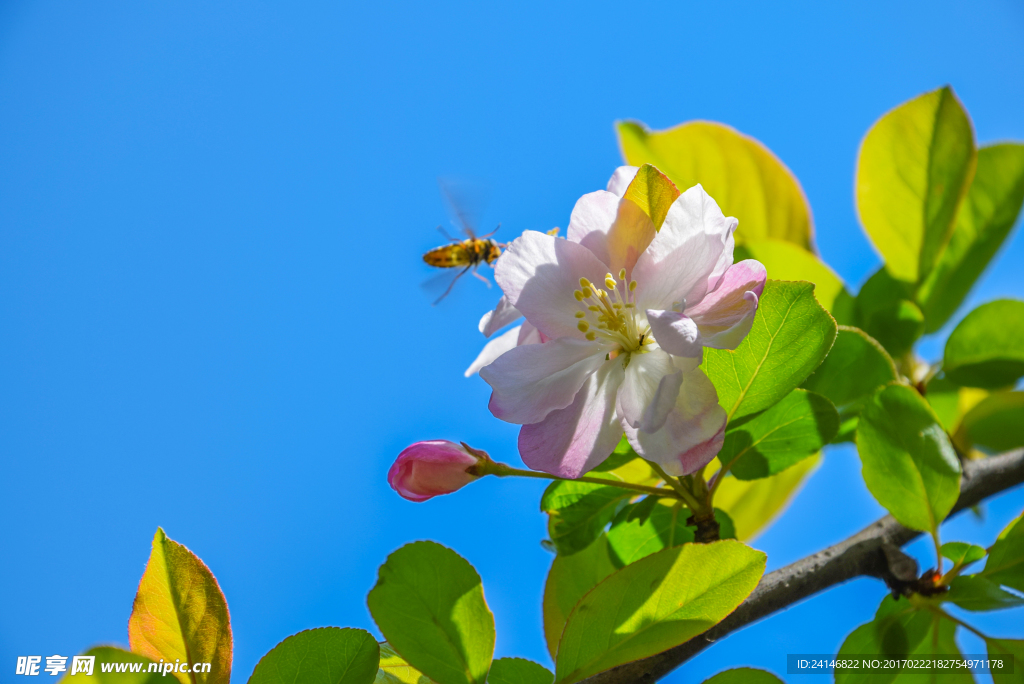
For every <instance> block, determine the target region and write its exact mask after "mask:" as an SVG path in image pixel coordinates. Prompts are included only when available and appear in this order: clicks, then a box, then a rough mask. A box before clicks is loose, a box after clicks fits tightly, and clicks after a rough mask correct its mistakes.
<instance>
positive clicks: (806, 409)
mask: <svg viewBox="0 0 1024 684" xmlns="http://www.w3.org/2000/svg"><path fill="white" fill-rule="evenodd" d="M838 430H839V414H838V413H837V412H836V408H835V406H833V405H832V402H830V401H829V400H828V399H826V398H825V397H823V396H821V395H820V394H815V393H814V392H808V391H807V390H802V389H795V390H793V391H792V392H790V393H789V394H788V395H787V396H786V397H785V398H784V399H783V400H782V401H780V402H779V403H777V404H775V406H772V407H771V408H770V409H768V410H767V411H765V412H763V413H760V414H758V415H756V416H754V417H753V418H752V419H751V420H748V421H746V422H744V423H742V424H741V425H739V426H738V427H730V429H729V431H728V432H726V434H725V443H724V444H723V446H722V451H721V452H720V453H719V455H718V458H719V459H720V460H721V461H722V462H723V463H725V464H726V465H727V466H728V467H729V469H730V471H731V472H732V474H733V475H735V476H736V477H738V478H739V479H741V480H756V479H759V478H762V477H768V476H770V475H775V474H777V473H780V472H782V471H783V470H785V469H786V468H789V467H790V466H793V465H795V464H797V463H799V462H800V461H802V460H804V459H805V458H808V457H810V456H813V455H814V454H816V453H818V451H820V450H821V448H822V447H823V446H825V445H826V444H828V443H829V442H830V441H832V438H833V437H835V436H836V432H837V431H838Z"/></svg>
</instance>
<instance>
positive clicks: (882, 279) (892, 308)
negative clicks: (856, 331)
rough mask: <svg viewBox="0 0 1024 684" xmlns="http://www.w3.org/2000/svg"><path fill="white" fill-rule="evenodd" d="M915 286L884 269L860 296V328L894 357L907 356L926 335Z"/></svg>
mask: <svg viewBox="0 0 1024 684" xmlns="http://www.w3.org/2000/svg"><path fill="white" fill-rule="evenodd" d="M913 290H914V287H913V284H912V283H908V282H905V281H902V280H897V279H896V278H894V277H892V275H890V274H889V272H888V271H887V270H886V269H885V267H884V266H883V267H882V268H880V269H878V270H877V271H875V272H874V274H872V276H871V277H870V278H868V280H867V282H865V283H864V286H863V287H862V288H861V289H860V292H858V293H857V299H856V301H855V303H854V318H855V319H856V321H857V326H858V327H860V328H862V329H863V330H864V331H865V332H866V333H867V334H868V335H870V336H871V337H873V338H875V339H876V340H878V342H879V343H880V344H881V345H882V346H883V347H885V349H886V351H888V352H889V353H890V354H891V355H892V356H896V357H899V356H903V355H904V354H906V353H907V352H908V351H910V350H911V349H912V348H913V346H914V343H915V342H917V340H918V338H920V337H921V335H922V334H924V314H923V313H921V309H919V308H918V307H917V304H915V303H914V302H913V301H912V299H913Z"/></svg>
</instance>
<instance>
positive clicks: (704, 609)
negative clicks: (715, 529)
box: [555, 541, 766, 684]
mask: <svg viewBox="0 0 1024 684" xmlns="http://www.w3.org/2000/svg"><path fill="white" fill-rule="evenodd" d="M765 559H766V556H765V554H764V553H762V552H760V551H755V550H754V549H751V548H749V547H747V546H744V545H743V544H741V543H740V542H736V541H718V542H713V543H711V544H686V545H685V546H676V547H673V548H669V549H665V550H663V551H659V552H658V553H655V554H653V555H651V556H647V557H646V558H641V559H640V560H638V561H637V562H635V563H633V564H631V565H627V566H626V567H624V568H622V569H621V570H618V571H617V572H615V573H613V574H612V575H610V576H609V577H608V578H606V579H605V580H604V581H602V582H601V583H600V584H598V585H597V586H596V587H594V589H593V590H591V591H590V592H589V593H588V594H587V595H586V596H584V597H583V598H582V599H581V600H580V602H579V603H578V604H577V605H576V607H575V608H574V609H573V611H572V613H571V614H570V615H569V619H568V621H567V622H566V625H565V630H564V631H563V633H562V639H561V641H560V642H559V645H558V657H557V658H556V662H555V679H556V681H558V682H559V683H560V684H570V683H571V682H578V681H580V680H582V679H585V678H586V677H589V676H591V675H594V674H597V673H598V672H602V671H604V670H607V669H608V668H611V667H614V666H616V665H620V664H622V663H627V662H630V661H633V660H637V659H639V658H645V657H647V656H650V655H654V654H655V653H660V652H662V651H664V650H666V649H668V648H671V647H672V646H676V645H678V644H681V643H683V642H684V641H686V640H688V639H691V638H693V637H695V636H697V635H698V634H701V633H703V632H705V631H707V630H708V629H710V628H711V627H712V626H714V625H715V624H717V623H718V622H720V621H721V620H722V619H723V618H725V617H726V616H727V615H728V614H729V613H731V612H732V611H733V610H735V609H736V607H737V606H738V605H739V604H740V603H741V602H742V601H743V599H745V598H746V597H747V596H749V595H750V592H752V591H753V590H754V587H755V586H757V582H758V580H760V579H761V575H763V574H764V566H765Z"/></svg>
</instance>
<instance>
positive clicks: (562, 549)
mask: <svg viewBox="0 0 1024 684" xmlns="http://www.w3.org/2000/svg"><path fill="white" fill-rule="evenodd" d="M633 495H634V494H633V492H630V491H629V490H626V489H620V488H618V487H613V486H611V485H607V486H606V485H599V484H591V483H587V482H577V481H575V480H559V481H556V482H552V483H551V484H550V485H549V486H548V488H547V489H545V490H544V495H543V496H542V497H541V500H540V509H541V511H543V512H545V513H547V514H548V516H549V518H548V534H549V535H550V536H551V541H552V542H554V544H555V548H557V549H558V553H559V554H573V553H577V552H579V551H582V550H583V549H585V548H587V547H588V546H590V545H591V544H593V543H594V540H595V539H597V538H598V537H599V536H600V535H601V532H603V531H604V528H605V526H606V525H608V523H610V522H611V521H612V518H614V517H615V514H616V512H618V510H619V506H621V505H623V504H624V503H625V502H626V501H627V500H628V499H629V498H630V497H632V496H633Z"/></svg>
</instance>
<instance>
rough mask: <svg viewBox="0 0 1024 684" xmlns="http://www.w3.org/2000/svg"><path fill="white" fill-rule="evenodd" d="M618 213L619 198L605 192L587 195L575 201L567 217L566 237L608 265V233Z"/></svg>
mask: <svg viewBox="0 0 1024 684" xmlns="http://www.w3.org/2000/svg"><path fill="white" fill-rule="evenodd" d="M618 211H619V197H618V196H617V195H614V194H612V193H610V192H607V191H605V190H598V191H597V192H591V193H587V194H586V195H584V196H583V197H580V198H579V199H578V200H577V201H576V206H574V207H573V208H572V215H571V216H569V227H568V228H566V231H565V234H566V237H567V238H568V239H569V240H571V241H572V242H578V243H579V244H581V245H583V246H584V247H586V248H587V249H589V250H590V251H591V252H593V253H594V256H596V257H597V258H598V259H600V260H601V261H602V262H603V263H605V264H608V263H609V261H610V259H609V257H608V231H609V230H611V228H612V225H613V224H614V223H615V215H616V214H617V213H618ZM606 270H607V269H606Z"/></svg>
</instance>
